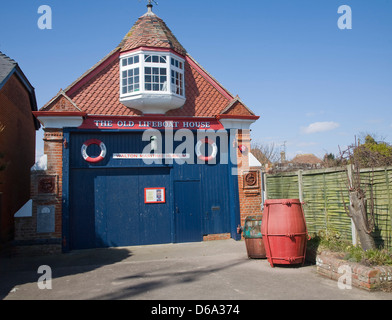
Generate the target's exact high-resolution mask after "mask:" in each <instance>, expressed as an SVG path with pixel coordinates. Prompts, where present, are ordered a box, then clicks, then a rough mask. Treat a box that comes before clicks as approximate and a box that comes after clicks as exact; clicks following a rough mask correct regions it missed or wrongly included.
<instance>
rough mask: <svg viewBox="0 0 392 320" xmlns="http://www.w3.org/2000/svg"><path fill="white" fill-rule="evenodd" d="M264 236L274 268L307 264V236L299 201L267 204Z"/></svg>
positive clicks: (267, 251)
mask: <svg viewBox="0 0 392 320" xmlns="http://www.w3.org/2000/svg"><path fill="white" fill-rule="evenodd" d="M264 207H265V209H264V215H263V222H262V227H261V230H262V235H263V241H264V247H265V250H266V253H267V259H268V261H269V263H270V264H271V267H274V265H275V264H299V263H302V264H303V263H304V262H305V252H306V242H307V239H308V232H307V228H306V222H305V216H304V212H303V210H302V205H301V202H300V201H299V200H298V199H273V200H266V201H265V203H264Z"/></svg>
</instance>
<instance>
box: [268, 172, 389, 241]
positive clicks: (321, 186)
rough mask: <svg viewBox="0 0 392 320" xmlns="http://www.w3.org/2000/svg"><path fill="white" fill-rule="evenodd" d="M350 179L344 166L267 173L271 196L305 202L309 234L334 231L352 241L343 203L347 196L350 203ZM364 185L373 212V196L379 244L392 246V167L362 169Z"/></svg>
mask: <svg viewBox="0 0 392 320" xmlns="http://www.w3.org/2000/svg"><path fill="white" fill-rule="evenodd" d="M346 180H347V173H346V170H345V169H344V168H337V169H325V170H308V171H298V172H290V173H279V174H273V175H266V185H267V186H266V189H267V199H287V198H296V199H298V198H299V199H301V200H302V201H304V202H305V204H304V213H305V219H306V223H307V227H308V231H309V233H317V232H318V231H320V230H332V231H337V232H339V233H340V234H341V235H342V236H343V237H344V238H346V239H347V240H351V238H352V223H351V219H350V218H349V217H348V216H347V214H346V212H345V208H344V203H343V198H344V202H345V203H346V206H348V205H349V197H348V192H347V189H346ZM361 185H362V188H364V189H365V190H366V192H367V199H368V212H369V213H370V209H371V208H370V200H371V195H373V199H374V213H375V231H374V233H375V240H376V244H377V245H378V246H383V247H386V248H392V214H391V213H392V167H388V168H377V169H374V170H371V169H364V170H361ZM371 191H372V192H371Z"/></svg>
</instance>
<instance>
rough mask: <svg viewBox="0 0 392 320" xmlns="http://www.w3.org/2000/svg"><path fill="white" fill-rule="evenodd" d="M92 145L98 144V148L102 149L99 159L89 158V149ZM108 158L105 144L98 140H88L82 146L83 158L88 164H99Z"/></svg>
mask: <svg viewBox="0 0 392 320" xmlns="http://www.w3.org/2000/svg"><path fill="white" fill-rule="evenodd" d="M92 144H96V145H97V146H99V147H100V148H101V153H100V155H99V156H98V157H95V158H92V157H89V155H88V154H87V148H88V147H89V146H91V145H92ZM105 156H106V146H105V144H104V143H103V142H102V141H101V140H98V139H90V140H87V141H86V142H85V143H83V145H82V157H83V159H84V160H86V161H87V162H91V163H97V162H100V161H102V160H103V159H104V158H105Z"/></svg>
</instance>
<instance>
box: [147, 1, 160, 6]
mask: <svg viewBox="0 0 392 320" xmlns="http://www.w3.org/2000/svg"><path fill="white" fill-rule="evenodd" d="M147 1H148V5H149V6H152V2H154V3H155V4H156V5H158V2H156V1H155V0H147Z"/></svg>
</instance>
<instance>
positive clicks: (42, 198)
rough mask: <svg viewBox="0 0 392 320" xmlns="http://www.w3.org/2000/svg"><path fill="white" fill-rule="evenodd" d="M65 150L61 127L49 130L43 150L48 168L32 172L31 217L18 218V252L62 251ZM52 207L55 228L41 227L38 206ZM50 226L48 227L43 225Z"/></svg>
mask: <svg viewBox="0 0 392 320" xmlns="http://www.w3.org/2000/svg"><path fill="white" fill-rule="evenodd" d="M62 152H63V133H62V131H61V130H52V129H46V130H45V134H44V153H45V154H46V155H47V157H48V165H47V170H45V171H34V172H32V173H31V191H30V192H31V199H32V200H33V208H32V215H31V217H20V218H15V245H16V248H15V251H16V254H28V253H30V254H43V253H44V254H45V253H60V252H61V238H62V224H61V223H62ZM42 208H43V209H46V210H48V209H47V208H52V209H53V211H54V229H53V230H50V232H49V231H46V230H45V229H43V231H42V230H40V228H42V227H40V223H39V221H38V210H39V209H42ZM44 227H46V228H47V226H45V225H44Z"/></svg>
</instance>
